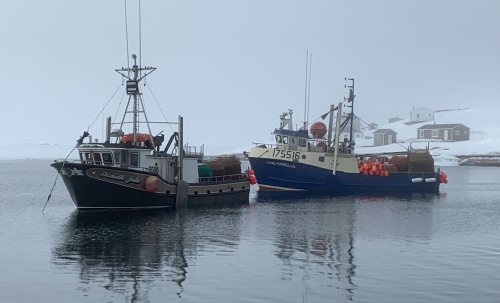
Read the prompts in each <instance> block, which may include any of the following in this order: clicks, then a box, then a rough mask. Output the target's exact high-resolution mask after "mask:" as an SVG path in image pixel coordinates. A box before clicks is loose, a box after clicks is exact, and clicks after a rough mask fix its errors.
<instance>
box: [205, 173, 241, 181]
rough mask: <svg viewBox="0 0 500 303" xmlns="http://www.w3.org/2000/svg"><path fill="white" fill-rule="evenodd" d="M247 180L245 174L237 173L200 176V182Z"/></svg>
mask: <svg viewBox="0 0 500 303" xmlns="http://www.w3.org/2000/svg"><path fill="white" fill-rule="evenodd" d="M240 180H246V177H245V175H244V174H235V175H224V176H214V177H199V178H198V181H199V183H208V182H223V181H240Z"/></svg>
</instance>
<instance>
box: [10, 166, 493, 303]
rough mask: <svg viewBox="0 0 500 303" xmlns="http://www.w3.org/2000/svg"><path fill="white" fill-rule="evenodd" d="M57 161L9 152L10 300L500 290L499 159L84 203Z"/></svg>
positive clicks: (374, 297)
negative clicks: (235, 198)
mask: <svg viewBox="0 0 500 303" xmlns="http://www.w3.org/2000/svg"><path fill="white" fill-rule="evenodd" d="M49 163H50V161H42V160H27V161H0V203H1V204H0V205H1V211H0V244H1V245H0V257H1V258H0V302H167V301H168V302H342V301H354V302H500V169H499V168H480V167H445V168H443V170H444V171H445V172H446V173H447V174H448V180H449V181H450V183H448V184H447V185H444V186H442V187H441V188H442V189H441V193H440V194H439V195H437V196H422V195H413V196H407V197H385V198H380V197H343V198H321V197H314V198H303V197H300V196H295V197H291V198H279V197H276V196H267V197H263V196H259V194H258V193H257V192H255V191H254V192H252V194H251V195H252V197H251V203H250V205H247V206H242V207H236V208H216V209H187V210H182V211H171V210H162V211H147V212H137V211H112V212H106V211H99V212H77V211H76V210H75V207H74V205H73V203H72V201H71V200H70V197H69V195H68V194H67V192H66V188H65V187H64V185H63V184H62V182H59V183H58V185H57V186H56V189H55V191H54V193H53V194H52V199H51V200H50V202H49V204H48V206H47V208H46V210H45V212H44V214H42V212H41V211H42V208H43V205H44V203H45V200H46V198H47V195H48V192H49V190H50V188H51V186H52V182H53V181H54V178H55V175H56V174H55V171H54V170H53V169H52V168H50V167H49V166H48V165H49Z"/></svg>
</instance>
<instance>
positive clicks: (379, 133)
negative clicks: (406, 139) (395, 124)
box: [373, 128, 397, 146]
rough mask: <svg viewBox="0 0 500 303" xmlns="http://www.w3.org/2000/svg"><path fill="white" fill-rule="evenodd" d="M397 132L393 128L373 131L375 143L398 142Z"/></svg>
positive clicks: (377, 144)
mask: <svg viewBox="0 0 500 303" xmlns="http://www.w3.org/2000/svg"><path fill="white" fill-rule="evenodd" d="M396 134H397V133H396V132H395V131H393V130H392V129H387V128H386V129H383V128H382V129H379V130H376V131H375V132H374V133H373V145H374V146H380V145H388V144H392V143H395V142H396Z"/></svg>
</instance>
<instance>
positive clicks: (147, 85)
mask: <svg viewBox="0 0 500 303" xmlns="http://www.w3.org/2000/svg"><path fill="white" fill-rule="evenodd" d="M146 87H147V88H148V89H149V92H150V93H151V96H153V99H155V102H156V104H157V105H158V108H159V109H160V111H161V113H162V115H163V118H165V121H167V123H169V122H168V119H167V117H166V116H165V113H164V112H163V109H161V106H160V103H158V100H156V97H155V95H154V94H153V92H152V91H151V88H150V87H149V84H147V83H146ZM168 126H169V127H170V130H172V132H174V129H173V128H172V126H171V125H170V124H168Z"/></svg>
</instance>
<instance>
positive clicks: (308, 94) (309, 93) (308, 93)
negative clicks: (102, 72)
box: [306, 53, 313, 125]
mask: <svg viewBox="0 0 500 303" xmlns="http://www.w3.org/2000/svg"><path fill="white" fill-rule="evenodd" d="M312 61H313V54H312V53H311V59H310V61H309V91H308V92H307V120H306V121H307V125H309V97H310V96H311V71H312Z"/></svg>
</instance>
